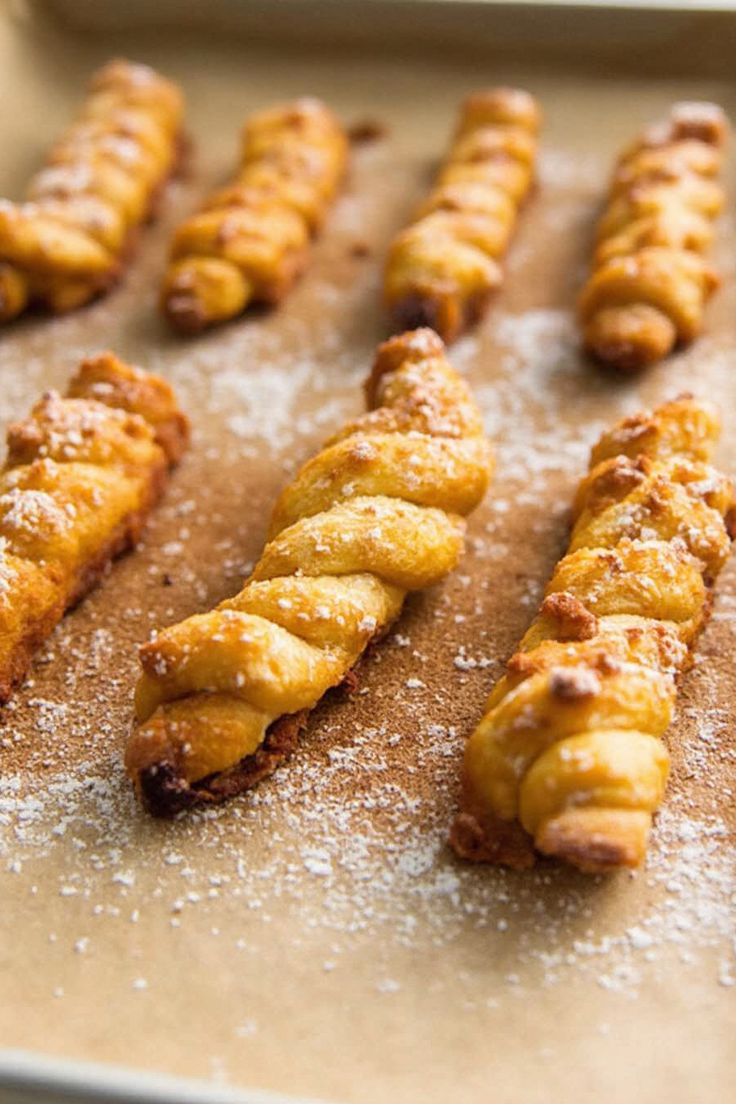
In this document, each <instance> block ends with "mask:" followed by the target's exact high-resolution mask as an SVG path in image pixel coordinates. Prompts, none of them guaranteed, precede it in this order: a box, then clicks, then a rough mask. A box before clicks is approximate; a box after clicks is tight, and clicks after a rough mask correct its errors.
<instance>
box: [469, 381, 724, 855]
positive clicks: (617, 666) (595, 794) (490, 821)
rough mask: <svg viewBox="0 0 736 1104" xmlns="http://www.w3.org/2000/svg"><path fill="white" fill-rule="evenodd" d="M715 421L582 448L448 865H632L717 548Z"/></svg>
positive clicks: (688, 408) (612, 436) (620, 436)
mask: <svg viewBox="0 0 736 1104" xmlns="http://www.w3.org/2000/svg"><path fill="white" fill-rule="evenodd" d="M718 434H719V423H718V419H717V417H716V415H715V414H714V413H713V411H712V410H711V409H710V408H709V407H707V406H706V405H705V404H701V403H699V402H696V401H695V400H693V399H692V398H691V397H689V396H683V397H681V398H680V399H678V400H675V401H674V402H671V403H667V404H665V405H664V406H662V407H660V408H659V409H658V410H656V411H655V412H654V413H653V414H652V415H649V416H647V415H639V416H637V417H634V418H627V419H626V420H624V421H623V422H621V423H620V424H619V425H618V426H616V427H615V428H614V429H613V431H612V432H610V433H608V434H606V435H604V436H603V438H602V439H601V440H600V442H599V443H598V445H597V446H596V447H595V448H594V449H593V454H592V458H591V469H590V472H589V474H588V475H587V477H586V478H585V479H584V480H583V481H582V483H581V485H580V488H579V491H578V495H577V498H576V502H575V508H574V516H575V524H574V527H573V531H572V538H571V541H570V547H569V550H568V553H567V555H566V556H565V558H564V559H563V560H561V561H560V563H559V564H558V565H557V569H556V571H555V573H554V575H553V577H552V579H551V581H550V583H549V585H548V586H547V590H546V597H545V600H544V602H543V604H542V608H541V610H540V612H539V614H538V616H537V618H536V620H535V621H534V622H533V623H532V625H531V627H530V629H529V630H528V632H527V634H526V636H525V637H524V638H523V640H522V641H521V644H520V647H519V651H518V652H517V654H516V655H515V656H513V658H512V659H511V660H510V661H509V664H508V668H507V672H506V674H505V676H504V677H503V678H502V679H501V680H500V682H499V683H498V684H497V685H496V687H495V689H494V690H493V692H492V694H491V697H490V699H489V701H488V704H487V707H486V712H485V716H484V717H483V719H482V721H481V722H480V724H479V725H478V727H477V729H476V730H475V732H474V733H473V735H472V736H471V737H470V739H469V741H468V744H467V748H466V754H465V764H464V772H463V802H462V812H461V813H460V814H459V815H458V817H457V819H456V821H455V824H454V826H453V830H452V837H451V838H452V842H453V845H454V847H455V850H456V851H457V852H458V854H460V855H461V856H462V857H464V858H469V859H473V860H478V861H490V862H497V863H504V864H507V865H510V866H518V867H523V866H529V865H531V864H532V863H533V862H534V849H535V848H536V850H537V851H540V852H543V853H545V854H547V855H552V856H555V857H557V858H559V859H564V860H566V861H567V862H570V863H572V864H574V865H575V866H577V867H579V868H580V869H581V870H586V871H594V872H603V871H607V870H611V869H615V868H616V867H620V866H636V865H637V864H638V863H639V862H641V860H642V859H643V857H644V854H645V851H646V846H647V839H648V835H649V830H650V827H651V823H652V815H653V813H654V812H655V810H656V809H657V807H658V806H659V804H660V802H661V800H662V796H663V792H664V787H665V783H666V779H667V773H668V767H669V756H668V754H667V751H666V749H665V746H664V744H663V743H662V740H661V737H662V736H663V734H664V732H665V730H666V729H667V727H668V726H669V723H670V720H671V717H672V711H673V707H674V702H675V676H676V675H677V673H678V672H680V671H682V670H683V669H684V668H685V667H686V666H687V664H688V662H689V656H690V650H691V649H692V647H693V644H694V641H695V638H696V636H697V634H698V632H699V631H700V629H701V628H702V625H703V623H704V621H705V619H706V617H707V615H708V611H709V607H710V601H711V588H712V586H713V583H714V581H715V578H716V576H717V575H718V572H719V571H720V569H721V568H722V567H723V564H724V563H725V561H726V558H727V556H728V553H729V548H730V535H729V528H730V523H731V512H732V509H733V488H732V486H731V483H730V482H729V481H728V480H727V479H726V478H725V477H724V476H722V475H721V474H719V473H718V472H717V471H715V470H714V469H713V468H711V467H709V466H708V463H707V461H708V459H709V458H710V456H711V454H712V451H713V448H714V443H715V441H716V439H717V437H718Z"/></svg>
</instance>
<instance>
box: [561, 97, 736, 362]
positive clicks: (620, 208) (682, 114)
mask: <svg viewBox="0 0 736 1104" xmlns="http://www.w3.org/2000/svg"><path fill="white" fill-rule="evenodd" d="M727 130H728V126H727V122H726V118H725V116H724V114H723V112H722V111H721V109H720V108H719V107H717V106H716V105H715V104H708V103H680V104H675V105H674V107H673V108H672V111H671V113H670V116H669V118H668V119H667V120H666V121H665V122H663V123H660V124H657V125H656V126H654V127H650V128H649V129H648V130H646V131H645V132H644V133H643V134H642V135H641V136H640V137H639V138H638V139H637V140H636V141H635V142H634V143H633V145H632V146H630V147H629V148H628V149H627V150H625V151H624V152H623V154H622V155H621V157H620V159H619V161H618V164H617V165H616V168H615V170H614V174H613V178H612V181H611V188H610V193H609V197H608V203H607V206H606V208H605V211H604V213H603V215H602V217H601V219H600V222H599V224H598V235H597V244H596V249H595V254H594V257H593V271H592V272H591V274H590V277H589V278H588V281H587V283H586V284H585V286H584V288H583V290H582V293H581V296H580V302H579V317H580V325H581V328H582V331H583V339H584V343H585V346H586V348H587V349H588V350H589V351H590V352H591V353H592V354H593V355H594V356H595V357H596V358H597V359H599V360H601V361H604V362H606V363H609V364H612V365H614V366H615V367H617V368H621V369H624V370H636V369H641V368H643V367H645V366H646V365H648V364H653V363H654V362H656V361H658V360H661V359H662V358H663V357H665V356H667V354H668V353H670V352H671V351H672V349H674V347H675V346H676V345H678V344H686V343H688V342H690V341H692V340H693V339H694V338H695V337H696V336H697V335H698V334H699V333H700V331H701V329H702V325H703V314H704V308H705V304H706V302H707V300H708V298H709V297H710V295H711V294H712V292H713V291H714V289H715V288H716V287H717V286H718V283H719V277H718V275H717V273H716V272H715V271H714V269H713V268H712V267H711V266H710V265H709V264H708V262H707V261H706V259H705V254H706V253H707V251H708V248H709V246H710V243H711V241H712V238H713V224H714V220H715V219H716V218H717V217H718V215H719V214H720V211H721V209H722V207H723V203H724V192H723V188H722V187H721V184H720V183H719V179H718V177H719V173H720V169H721V163H722V160H723V147H724V145H725V141H726V137H727Z"/></svg>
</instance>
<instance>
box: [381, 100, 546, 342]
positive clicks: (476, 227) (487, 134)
mask: <svg viewBox="0 0 736 1104" xmlns="http://www.w3.org/2000/svg"><path fill="white" fill-rule="evenodd" d="M539 124H540V112H539V108H538V106H537V104H536V102H535V100H534V99H533V98H532V96H530V95H529V93H528V92H523V91H520V90H519V89H515V88H493V89H490V90H489V91H486V92H476V93H474V94H473V95H471V96H469V97H468V98H467V100H466V101H465V102H464V104H463V106H462V110H461V116H460V122H459V124H458V128H457V131H456V133H455V137H454V139H453V142H452V145H451V146H450V149H449V152H448V154H447V156H446V158H445V160H444V163H443V165H442V167H441V169H440V172H439V175H438V176H437V179H436V182H435V187H434V189H433V191H432V192H431V193H430V195H429V197H428V198H427V200H426V201H425V202H424V203H423V204H422V206H421V207H420V208H419V210H418V212H417V216H416V219H415V221H414V222H413V223H412V224H411V225H410V226H409V227H408V228H407V229H406V230H404V231H403V232H402V233H401V234H399V235H398V237H396V238H395V239H394V242H393V244H392V246H391V250H390V252H389V256H388V260H387V264H386V271H385V275H384V298H385V302H386V305H387V307H388V309H389V311H390V312H391V316H392V320H393V323H394V326H395V329H396V330H399V331H400V330H403V329H405V328H406V327H411V326H425V325H426V326H431V327H432V328H433V329H434V330H436V331H437V333H439V334H440V336H441V337H443V338H444V340H445V341H453V340H454V339H455V338H456V337H457V336H458V335H459V334H460V333H461V332H462V331H463V330H464V329H465V328H466V327H468V326H470V325H472V324H473V323H474V322H475V321H477V319H478V318H479V317H480V315H481V314H482V313H483V311H484V310H485V307H486V304H487V302H488V299H489V296H490V294H491V292H493V291H495V290H496V288H498V287H499V285H500V284H501V280H502V273H501V268H500V265H499V263H498V262H499V260H500V258H501V257H502V256H503V254H504V253H505V251H506V247H507V246H508V243H509V240H510V238H511V235H512V233H513V231H514V227H515V225H516V220H517V217H518V213H519V208H520V206H521V204H522V203H523V201H524V199H525V198H526V196H527V193H528V192H529V189H530V187H531V185H532V182H533V179H534V163H535V159H536V153H537V131H538V130H539Z"/></svg>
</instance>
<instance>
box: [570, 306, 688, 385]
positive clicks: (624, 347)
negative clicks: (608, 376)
mask: <svg viewBox="0 0 736 1104" xmlns="http://www.w3.org/2000/svg"><path fill="white" fill-rule="evenodd" d="M584 343H585V348H586V349H587V350H588V352H589V353H590V354H591V355H592V356H594V357H595V358H596V360H600V361H602V362H603V363H604V364H610V365H611V366H612V367H614V368H617V369H619V370H620V371H623V372H637V371H640V370H641V369H642V368H646V367H647V366H648V365H650V364H655V363H656V362H657V361H659V360H662V359H663V358H664V357H666V356H667V355H668V354H669V353H670V352H672V350H673V349H674V347H675V345H676V343H677V331H676V329H675V326H674V324H673V323H672V321H671V320H670V319H669V318H668V317H667V315H666V314H663V313H662V311H660V310H657V309H656V308H655V307H650V306H649V305H647V304H645V303H632V304H627V305H626V306H615V307H607V308H604V309H603V310H599V311H597V312H596V313H595V314H594V315H593V316H592V317H591V318H590V319H589V320H588V322H587V323H586V325H585V332H584Z"/></svg>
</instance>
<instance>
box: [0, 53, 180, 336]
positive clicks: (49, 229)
mask: <svg viewBox="0 0 736 1104" xmlns="http://www.w3.org/2000/svg"><path fill="white" fill-rule="evenodd" d="M181 116H182V97H181V93H180V92H179V89H178V88H177V87H176V85H174V84H172V83H171V82H170V81H168V80H165V79H164V77H162V76H160V75H159V74H158V73H156V72H155V71H154V70H153V69H149V68H148V66H147V65H138V64H134V63H132V62H129V61H112V62H110V63H109V64H108V65H106V66H105V67H104V68H103V69H100V71H99V72H98V73H96V74H95V75H94V76H93V78H92V81H91V83H90V87H89V92H88V95H87V99H86V100H85V101H84V103H83V104H82V107H81V109H80V111H79V114H78V116H77V118H76V119H75V120H74V121H73V122H72V123H71V125H70V126H69V127H68V128H67V130H66V132H65V133H64V134H63V135H62V137H61V138H60V139H59V141H58V142H57V143H56V145H55V146H54V147H53V148H52V149H51V151H50V153H49V155H48V157H47V159H46V165H45V167H44V168H42V169H41V171H40V172H38V173H37V174H36V175H35V176H34V177H33V179H32V180H31V183H30V186H29V188H28V190H27V201H26V202H25V203H19V204H17V203H11V202H9V201H6V200H3V201H0V322H7V321H9V320H10V319H12V318H15V317H16V316H17V315H19V314H20V313H21V312H22V311H23V310H25V308H26V307H27V306H29V305H30V304H39V305H41V306H43V307H45V308H46V309H47V310H50V311H52V312H53V313H62V312H64V311H69V310H73V309H74V308H76V307H80V306H82V305H83V304H84V303H87V302H89V301H90V300H91V299H93V298H94V297H95V296H97V295H99V294H101V293H102V292H104V291H106V290H107V289H108V288H109V287H110V286H111V285H112V284H113V283H114V282H115V281H116V280H117V278H118V276H119V275H120V272H121V270H122V267H123V264H124V262H125V260H126V257H127V256H128V254H129V253H130V251H131V247H132V245H133V241H134V238H135V235H136V232H137V229H138V227H139V226H140V225H141V223H143V222H144V221H145V219H146V218H147V217H148V216H149V215H150V214H151V211H152V207H153V204H154V202H155V200H156V198H157V196H158V194H159V192H160V191H161V188H162V187H163V184H164V182H165V181H166V179H167V177H168V176H170V174H171V173H172V171H173V169H174V167H175V163H176V160H177V157H178V154H179V150H180V144H181V139H180V125H181Z"/></svg>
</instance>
